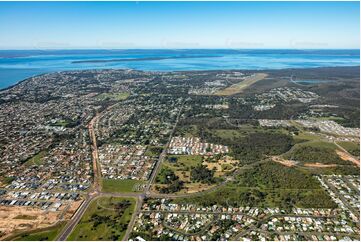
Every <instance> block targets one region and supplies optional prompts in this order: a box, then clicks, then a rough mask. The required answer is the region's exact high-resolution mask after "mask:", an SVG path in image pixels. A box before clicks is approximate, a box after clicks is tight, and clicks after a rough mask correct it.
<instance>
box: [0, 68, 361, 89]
mask: <svg viewBox="0 0 361 242" xmlns="http://www.w3.org/2000/svg"><path fill="white" fill-rule="evenodd" d="M337 68H341V69H344V68H357V69H360V65H355V66H328V67H311V68H310V67H307V68H283V69H256V70H255V69H214V70H176V71H148V70H136V69H128V70H134V71H141V72H145V71H146V72H160V73H162V72H163V73H165V72H178V73H184V72H215V71H244V72H249V71H251V72H275V71H292V70H294V71H299V70H314V69H337ZM95 70H97V71H102V70H125V68H101V69H96V68H91V69H82V70H79V69H74V70H64V71H50V72H49V71H48V72H44V73H42V74H38V75H33V76H29V77H27V78H25V79H22V80H19V81H18V82H16V83H14V84H11V85H10V86H8V87H4V88H0V92H3V91H6V90H9V89H11V88H13V87H15V86H17V85H19V84H21V83H23V82H26V81H28V80H30V79H31V78H34V77H37V76H42V75H45V74H49V73H55V72H59V73H64V72H73V71H95Z"/></svg>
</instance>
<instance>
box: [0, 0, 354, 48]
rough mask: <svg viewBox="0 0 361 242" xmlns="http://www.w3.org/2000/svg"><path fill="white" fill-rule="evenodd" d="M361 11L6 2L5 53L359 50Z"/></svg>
mask: <svg viewBox="0 0 361 242" xmlns="http://www.w3.org/2000/svg"><path fill="white" fill-rule="evenodd" d="M359 9H360V6H359V2H0V36H1V37H0V49H46V48H56V49H71V48H247V49H254V48H297V49H300V48H307V49H329V48H356V49H358V48H359V41H360V40H359V36H360V24H359V23H360V12H359Z"/></svg>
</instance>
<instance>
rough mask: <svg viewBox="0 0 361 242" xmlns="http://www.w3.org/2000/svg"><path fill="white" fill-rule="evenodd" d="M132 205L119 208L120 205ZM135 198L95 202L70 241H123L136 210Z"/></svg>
mask: <svg viewBox="0 0 361 242" xmlns="http://www.w3.org/2000/svg"><path fill="white" fill-rule="evenodd" d="M126 201H129V202H130V205H128V206H126V207H123V208H119V207H118V208H117V206H118V204H120V203H124V202H126ZM135 203H136V201H135V199H133V198H115V197H101V198H97V199H96V200H94V201H93V202H92V203H91V204H90V206H89V208H88V209H87V210H86V212H85V214H84V215H83V217H82V219H81V221H80V222H79V224H78V225H77V226H76V227H75V229H74V231H73V232H72V233H71V234H70V236H69V237H68V240H70V241H74V240H122V238H123V237H124V234H125V232H126V230H127V227H128V223H129V221H130V219H131V217H132V214H133V212H134V208H135Z"/></svg>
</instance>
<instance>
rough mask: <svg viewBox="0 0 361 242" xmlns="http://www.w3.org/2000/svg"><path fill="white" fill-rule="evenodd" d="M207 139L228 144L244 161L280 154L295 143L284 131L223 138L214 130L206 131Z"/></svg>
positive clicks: (237, 157) (235, 155)
mask: <svg viewBox="0 0 361 242" xmlns="http://www.w3.org/2000/svg"><path fill="white" fill-rule="evenodd" d="M204 136H205V140H207V141H209V142H212V143H217V144H224V145H228V146H229V147H230V148H231V151H232V153H233V156H234V157H235V158H236V159H238V160H240V161H241V162H243V163H249V162H253V161H257V160H259V159H262V158H264V157H265V156H266V155H280V154H282V153H284V152H286V151H288V150H289V149H290V148H291V147H292V145H293V139H292V137H291V136H289V135H286V134H282V133H277V132H273V133H266V132H257V133H256V132H254V133H249V134H248V135H247V136H245V137H240V138H234V139H232V138H221V137H219V136H215V135H214V132H212V133H211V132H205V135H204Z"/></svg>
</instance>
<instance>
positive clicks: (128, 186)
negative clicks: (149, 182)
mask: <svg viewBox="0 0 361 242" xmlns="http://www.w3.org/2000/svg"><path fill="white" fill-rule="evenodd" d="M102 182H103V186H102V191H103V192H140V191H137V190H135V189H134V188H135V186H136V185H142V184H144V183H145V182H144V181H138V180H132V179H127V180H116V179H103V181H102Z"/></svg>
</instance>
